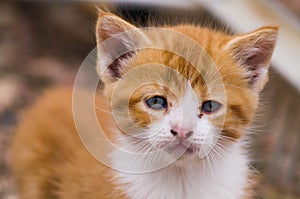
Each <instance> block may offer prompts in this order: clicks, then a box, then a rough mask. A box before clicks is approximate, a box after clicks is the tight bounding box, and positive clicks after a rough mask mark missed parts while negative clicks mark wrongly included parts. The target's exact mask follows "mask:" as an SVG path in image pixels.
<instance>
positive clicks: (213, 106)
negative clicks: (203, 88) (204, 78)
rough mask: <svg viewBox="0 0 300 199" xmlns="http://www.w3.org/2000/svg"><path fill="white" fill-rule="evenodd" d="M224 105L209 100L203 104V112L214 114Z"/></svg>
mask: <svg viewBox="0 0 300 199" xmlns="http://www.w3.org/2000/svg"><path fill="white" fill-rule="evenodd" d="M221 106H222V104H220V103H219V102H216V101H213V100H208V101H205V102H203V104H202V108H201V111H202V112H204V113H213V112H216V111H217V110H219V109H220V108H221Z"/></svg>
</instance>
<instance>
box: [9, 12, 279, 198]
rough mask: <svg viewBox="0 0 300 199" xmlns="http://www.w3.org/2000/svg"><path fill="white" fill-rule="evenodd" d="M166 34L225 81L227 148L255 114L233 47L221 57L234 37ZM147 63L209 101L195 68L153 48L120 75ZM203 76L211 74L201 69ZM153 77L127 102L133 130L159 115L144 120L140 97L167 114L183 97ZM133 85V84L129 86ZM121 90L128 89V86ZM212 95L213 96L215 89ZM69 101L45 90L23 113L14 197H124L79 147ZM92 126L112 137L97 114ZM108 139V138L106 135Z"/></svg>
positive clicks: (100, 99) (178, 87) (15, 149)
mask: <svg viewBox="0 0 300 199" xmlns="http://www.w3.org/2000/svg"><path fill="white" fill-rule="evenodd" d="M105 16H106V15H104V14H101V15H100V17H99V21H98V26H97V31H98V32H100V33H101V35H100V36H99V35H98V42H101V39H100V37H101V38H102V39H103V38H104V39H106V38H107V37H108V36H107V35H106V34H105V32H102V31H103V30H101V23H102V21H101V20H102V19H103V18H104V17H105ZM109 16H110V17H112V16H113V15H109ZM113 17H114V16H113ZM99 24H100V25H99ZM106 28H109V27H106ZM130 28H132V27H131V25H129V24H128V23H126V24H125V25H124V24H123V25H122V28H121V29H120V30H119V29H118V28H117V29H113V30H112V31H113V32H114V33H116V32H120V31H122V30H127V29H130ZM167 28H169V29H172V30H175V31H178V32H181V33H183V34H185V35H187V36H189V37H190V38H192V39H193V40H195V41H196V42H197V43H199V44H200V45H201V46H202V47H203V48H204V49H205V50H206V52H208V54H209V55H210V56H211V58H212V59H213V61H214V63H215V64H216V66H217V67H218V70H219V72H220V74H221V76H222V78H223V82H224V85H225V90H226V97H227V99H229V100H228V101H227V103H226V108H227V109H226V110H227V111H226V117H225V124H224V127H223V131H222V133H223V135H224V136H226V137H228V138H229V140H230V139H231V140H232V141H235V140H237V139H239V138H240V137H242V136H244V132H245V131H244V130H245V129H246V127H247V126H248V125H249V123H250V122H251V120H252V118H253V116H254V112H255V109H256V107H257V101H258V91H253V89H251V88H250V87H249V84H248V82H247V79H246V78H245V75H244V74H245V73H246V69H245V68H243V67H241V64H240V63H238V62H237V60H236V59H234V56H235V54H234V53H233V52H234V49H236V48H239V43H236V44H235V45H233V46H229V47H228V48H229V49H231V50H229V51H224V50H223V47H224V46H226V45H227V44H228V42H229V41H231V40H233V39H235V38H236V37H238V36H229V35H225V34H224V33H222V32H215V31H213V30H210V29H206V28H200V27H194V26H188V25H181V26H176V27H167ZM261 31H263V32H261ZM264 32H269V34H271V33H272V32H274V34H276V32H277V28H276V27H265V28H262V29H259V30H256V31H255V32H253V34H256V33H257V34H260V35H263V34H264ZM270 32H271V33H270ZM250 34H252V33H250ZM258 37H260V36H258ZM247 39H249V38H247V37H246V38H244V39H243V42H242V43H247V42H248V43H251V42H253V41H252V39H253V38H251V39H249V41H248V40H247ZM244 40H245V41H244ZM175 45H176V44H175ZM272 50H273V49H272ZM270 58H271V57H270V56H269V57H267V61H266V65H268V64H269V61H270ZM147 63H155V64H163V65H167V66H169V67H171V68H173V69H174V70H175V71H177V72H179V73H180V74H181V75H182V76H183V77H185V78H187V79H190V81H191V85H192V87H193V89H194V90H195V91H196V93H197V95H198V96H199V97H200V98H202V99H203V101H205V100H209V99H210V98H209V97H210V94H209V93H208V88H207V85H206V80H205V79H204V78H203V77H201V76H200V75H199V73H198V72H197V71H196V70H195V69H193V67H192V66H191V64H190V63H188V62H187V61H186V60H184V59H183V58H181V57H179V56H178V55H174V54H173V53H170V52H166V51H163V50H156V49H145V50H141V51H140V52H139V53H137V54H136V55H135V56H134V58H133V60H131V62H130V66H129V67H128V68H127V69H126V71H129V70H130V69H133V68H135V67H139V66H140V65H143V64H147ZM201 70H203V71H204V72H206V73H209V71H207V70H208V69H207V68H205V66H203V68H201ZM126 71H125V72H126ZM157 73H158V74H160V75H161V78H160V79H161V80H157V82H156V83H153V84H149V85H144V86H142V87H141V88H140V89H138V90H136V91H135V92H134V93H133V94H132V96H130V101H129V107H130V114H131V116H132V118H133V119H134V121H135V123H136V124H137V125H138V126H141V127H147V126H150V125H151V124H152V122H153V121H155V120H160V119H161V118H162V117H163V114H164V113H163V114H161V113H151V112H150V113H149V111H148V110H146V109H145V108H143V106H142V105H141V102H142V101H143V99H144V97H145V93H146V94H147V96H148V97H149V96H154V95H162V96H167V97H168V99H170V98H171V99H172V100H170V102H169V103H172V104H169V106H170V107H172V106H177V104H178V103H179V101H178V99H177V98H176V96H181V95H182V94H183V92H184V90H185V87H184V85H183V84H182V83H181V81H182V79H180V78H179V79H173V80H174V82H175V83H173V84H172V83H170V82H163V81H164V80H166V79H167V77H166V76H167V73H166V71H165V70H164V69H161V70H159V71H158V72H157ZM228 74H230V75H228ZM103 81H104V83H105V90H104V93H105V95H104V96H103V95H98V96H97V99H96V101H97V104H98V106H99V107H101V108H103V109H106V110H110V109H111V107H109V106H107V105H105V104H106V103H105V102H104V101H105V99H108V101H109V100H110V98H111V96H112V91H113V89H114V88H115V86H116V84H115V82H112V80H111V79H110V78H108V76H104V78H103ZM265 81H266V80H264V82H263V83H262V84H261V85H259V89H261V88H262V87H263V84H264V83H265ZM132 84H135V82H134V81H133V82H132ZM161 84H164V85H168V87H164V86H161ZM126 86H127V87H131V86H133V85H131V84H130V83H129V84H128V85H126ZM153 91H155V92H153ZM122 92H124V93H122ZM122 92H121V93H118V96H119V97H120V98H121V97H122V96H124V97H125V98H126V92H127V90H126V89H125V90H123V91H122ZM148 92H149V93H148ZM173 92H174V93H173ZM212 92H213V93H218V92H219V90H218V85H216V87H214V89H213V90H212ZM71 98H72V91H71V89H70V88H60V89H54V90H52V91H48V92H47V93H46V94H45V95H44V96H43V97H42V98H41V99H40V100H39V101H38V102H37V103H36V104H35V105H34V106H33V107H31V108H30V109H29V110H28V111H27V112H26V113H25V114H24V116H23V118H24V119H23V120H22V122H21V123H20V125H19V126H18V128H17V133H16V136H15V139H14V142H13V146H12V150H11V154H12V161H11V162H12V164H11V166H12V169H13V172H14V175H15V177H16V178H15V179H16V183H17V186H18V191H19V194H20V196H21V197H22V199H32V198H34V199H45V198H49V199H50V198H53V199H70V198H72V199H82V198H84V199H96V198H120V199H121V198H124V199H125V198H126V196H125V192H124V191H125V190H123V189H122V186H121V185H119V184H117V183H116V182H115V181H114V176H115V171H113V170H112V169H110V168H108V167H106V166H104V165H102V164H101V163H99V162H98V161H97V160H96V159H94V158H93V157H92V155H91V154H89V153H88V151H87V150H86V149H85V148H84V146H83V145H82V143H81V141H80V139H79V137H78V135H77V132H76V128H75V125H74V121H73V117H72V106H71V105H72V99H71ZM199 106H201V105H199ZM98 119H99V122H100V123H101V124H102V126H104V128H105V129H106V130H105V132H110V131H109V129H110V128H111V127H112V126H113V125H114V123H113V122H112V121H113V118H112V117H111V115H110V114H108V113H105V112H102V111H99V110H98ZM219 120H220V118H214V119H211V121H212V123H213V124H214V125H216V126H218V125H220V124H219V123H220V121H219ZM87 128H88V127H87ZM107 136H108V137H110V138H111V139H112V137H113V136H114V135H112V134H110V133H108V134H107ZM249 175H250V174H249ZM246 192H250V191H249V190H247V191H246ZM245 198H246V197H245ZM249 198H250V197H249Z"/></svg>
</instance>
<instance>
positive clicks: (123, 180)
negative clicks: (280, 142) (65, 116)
mask: <svg viewBox="0 0 300 199" xmlns="http://www.w3.org/2000/svg"><path fill="white" fill-rule="evenodd" d="M244 152H245V151H244V149H243V148H242V147H241V144H239V143H235V144H233V145H231V146H229V148H228V149H227V150H224V151H222V152H219V153H215V154H213V155H211V156H210V157H209V158H206V159H196V158H195V159H193V160H188V161H186V162H180V163H179V164H178V163H175V164H172V165H170V166H168V167H166V168H164V169H160V170H157V171H154V172H150V173H144V174H130V173H124V172H118V173H117V180H118V183H119V184H124V185H125V187H124V189H125V192H126V193H127V195H128V196H129V197H130V198H131V199H140V198H143V199H144V198H145V199H158V198H161V199H182V198H186V199H220V198H226V199H241V197H242V196H244V194H245V193H244V191H245V189H246V187H247V183H248V176H249V169H248V158H247V157H246V156H244V155H243V154H245V153H244ZM221 156H222V157H221ZM112 159H113V162H114V163H115V164H118V167H120V165H122V164H124V167H127V166H125V165H127V164H128V163H130V162H131V161H132V160H130V159H128V160H126V161H124V158H120V157H118V153H114V154H113V155H112ZM120 161H121V162H120ZM133 164H134V163H133Z"/></svg>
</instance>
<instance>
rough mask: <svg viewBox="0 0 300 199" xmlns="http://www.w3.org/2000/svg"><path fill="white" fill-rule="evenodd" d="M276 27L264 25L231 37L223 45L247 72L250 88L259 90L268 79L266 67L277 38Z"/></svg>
mask: <svg viewBox="0 0 300 199" xmlns="http://www.w3.org/2000/svg"><path fill="white" fill-rule="evenodd" d="M277 33H278V27H276V26H266V27H262V28H260V29H258V30H255V31H253V32H251V33H248V34H244V35H238V36H236V37H233V39H231V40H230V41H229V42H228V43H227V44H226V45H225V47H224V49H225V50H227V51H229V52H230V53H231V54H232V55H233V57H234V59H235V60H236V61H237V62H238V63H239V64H240V65H241V66H242V67H244V68H246V70H247V71H248V72H249V75H248V77H247V78H248V82H249V85H250V86H251V88H253V89H255V90H258V91H259V90H261V89H262V88H263V86H264V84H265V83H266V82H267V80H268V75H267V74H268V68H269V64H270V60H271V56H272V54H273V51H274V48H275V43H276V39H277Z"/></svg>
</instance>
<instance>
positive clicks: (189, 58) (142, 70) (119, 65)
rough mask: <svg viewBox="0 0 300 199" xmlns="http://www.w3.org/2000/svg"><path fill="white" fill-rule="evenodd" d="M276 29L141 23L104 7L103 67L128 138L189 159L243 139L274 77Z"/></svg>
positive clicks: (140, 146)
mask: <svg viewBox="0 0 300 199" xmlns="http://www.w3.org/2000/svg"><path fill="white" fill-rule="evenodd" d="M277 29H278V28H277V27H273V26H269V27H262V28H260V29H258V30H255V31H253V32H250V33H248V34H243V35H235V36H231V35H227V34H224V33H222V32H216V31H213V30H210V29H206V28H201V27H195V26H188V25H181V26H175V27H164V28H160V29H159V28H147V29H137V28H136V27H135V26H133V25H132V24H130V23H128V22H126V21H124V20H122V19H120V18H119V17H117V16H114V15H111V14H106V13H102V14H101V15H100V16H99V19H98V22H97V30H96V32H97V44H98V65H97V70H98V73H99V75H100V76H101V80H102V81H103V82H104V84H105V88H104V94H105V96H106V97H107V99H108V100H109V102H110V105H111V109H112V112H113V114H114V119H115V122H116V124H117V125H118V127H119V129H120V130H121V132H122V133H121V135H120V136H121V137H122V138H124V139H125V140H126V142H125V143H123V144H124V146H125V145H126V146H131V147H132V149H134V150H135V151H137V152H141V153H142V152H149V151H155V150H161V151H163V153H164V154H166V155H170V156H174V155H175V156H177V155H178V154H180V155H183V156H182V157H181V158H180V159H182V158H184V157H194V156H198V155H199V154H201V153H207V152H209V151H210V150H211V149H213V148H214V147H215V146H217V145H218V143H220V142H222V143H223V144H224V143H225V144H226V143H227V144H228V143H232V142H238V141H239V139H241V137H243V136H244V134H245V130H246V128H247V126H248V125H249V123H250V122H251V120H252V117H253V115H254V112H255V109H256V108H257V103H258V95H259V92H260V91H261V89H262V88H263V86H264V84H265V83H266V82H267V80H268V75H267V74H268V67H269V63H270V59H271V55H272V53H273V50H274V46H275V41H276V37H277ZM202 155H203V154H202Z"/></svg>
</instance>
